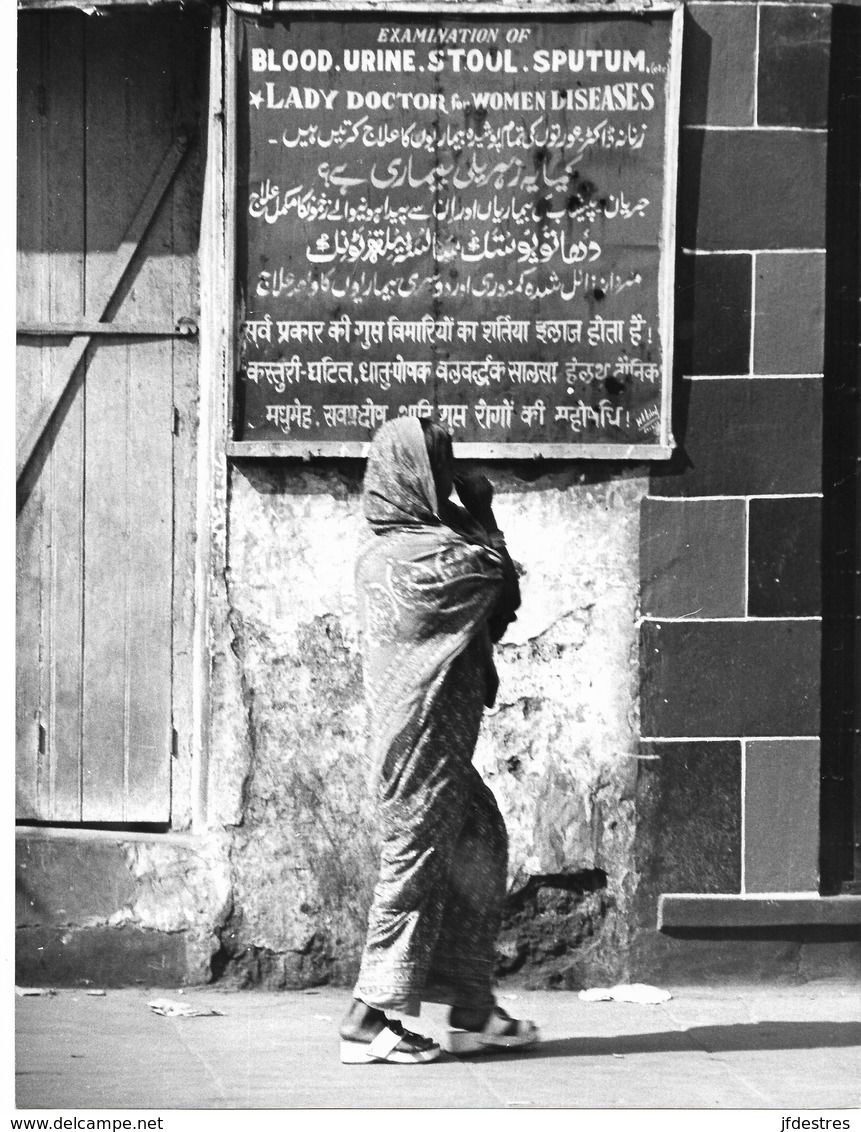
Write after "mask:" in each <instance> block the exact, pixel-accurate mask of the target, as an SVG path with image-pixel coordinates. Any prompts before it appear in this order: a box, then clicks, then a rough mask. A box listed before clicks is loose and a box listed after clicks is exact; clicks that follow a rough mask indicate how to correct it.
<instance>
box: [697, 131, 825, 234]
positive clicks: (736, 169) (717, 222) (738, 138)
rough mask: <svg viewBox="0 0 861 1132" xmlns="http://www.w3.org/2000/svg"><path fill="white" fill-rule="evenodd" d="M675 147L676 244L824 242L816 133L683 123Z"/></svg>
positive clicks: (821, 149) (820, 142)
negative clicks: (712, 127) (677, 161)
mask: <svg viewBox="0 0 861 1132" xmlns="http://www.w3.org/2000/svg"><path fill="white" fill-rule="evenodd" d="M680 152H681V168H680V181H679V185H680V191H679V236H680V239H681V242H682V246H683V247H686V248H699V249H704V250H706V249H708V250H732V249H736V248H740V249H748V248H750V249H763V250H768V249H773V248H821V247H823V246H824V243H825V153H826V137H825V135H824V134H818V133H805V132H786V131H769V130H759V131H757V130H683V131H682V138H681V151H680Z"/></svg>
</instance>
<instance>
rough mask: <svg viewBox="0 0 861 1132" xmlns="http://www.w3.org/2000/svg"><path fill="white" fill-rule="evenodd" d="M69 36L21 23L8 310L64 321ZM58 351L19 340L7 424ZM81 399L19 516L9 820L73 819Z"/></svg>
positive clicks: (77, 207) (51, 25) (74, 119)
mask: <svg viewBox="0 0 861 1132" xmlns="http://www.w3.org/2000/svg"><path fill="white" fill-rule="evenodd" d="M81 32H82V21H81V17H80V15H79V14H78V13H64V14H63V15H62V16H61V17H60V16H56V17H54V18H53V19H49V18H47V17H46V16H44V15H40V16H33V15H31V16H28V17H26V18H23V19H22V23H21V31H20V35H19V46H20V50H21V52H22V66H21V67H20V69H19V75H20V76H21V77H20V80H19V89H20V95H21V98H20V105H21V117H20V118H19V201H20V204H19V232H18V242H19V269H18V311H19V316H22V317H25V318H26V317H40V318H42V319H44V320H49V319H52V318H57V319H63V318H74V317H77V316H79V315H80V312H81V310H82V304H83V252H82V248H83V200H82V165H83V132H84V130H83V120H82V108H81V91H82V80H83V75H82V70H81V47H82V34H81ZM25 59H26V61H25ZM63 353H64V348H63V344H62V343H61V344H60V345H59V347H58V346H57V345H56V344H54V343H51V342H48V341H44V340H43V342H42V343H41V345H40V344H39V342H38V340H37V341H36V342H35V343H29V344H26V345H24V346H20V347H19V349H18V367H17V368H18V381H19V396H18V402H19V405H20V406H21V409H22V412H21V414H20V419H19V427H23V428H25V429H26V428H27V427H28V424H29V422H28V417H27V414H28V410H29V411H30V412H31V413H32V409H33V407H34V406H35V405H38V404H39V403H40V401H41V399H42V398H43V397H45V396H50V395H51V393H52V392H53V390H54V388H55V386H56V382H57V374H58V363H61V359H62V356H63ZM34 391H35V392H36V394H37V395H36V396H35V397H34V395H33V394H34ZM40 395H41V396H40ZM82 401H83V397H82V393H81V390H80V383H79V387H78V389H77V390H76V391H75V393H74V396H72V397H70V399H69V401H68V404H67V406H66V411H65V413H64V415H63V417H62V419H58V420H57V421H56V422H55V423H54V426H53V430H52V431H53V434H52V436H51V438H50V441H51V443H50V449H49V454H48V456H47V458H46V460H45V464H44V467H43V468H42V472H41V475H40V476H39V477H38V480H37V482H36V483H35V484H34V485H33V487H32V490H30V491H29V492H28V494H27V497H26V498H25V500H24V502H23V507H22V511H21V514H20V516H19V531H18V562H19V583H18V584H19V594H18V598H19V608H18V637H19V649H20V652H19V671H18V687H19V697H18V702H19V717H20V718H21V723H22V725H23V726H22V727H21V728H20V729H19V759H20V761H21V763H22V764H26V763H27V762H28V761H29V759H30V757H31V753H32V752H34V751H36V752H39V751H40V748H41V752H40V753H38V754H37V756H36V774H35V781H36V785H37V789H36V791H35V793H34V792H33V790H32V788H31V787H32V775H31V774H30V773H28V770H27V769H26V765H22V767H21V775H20V778H19V790H18V816H19V817H21V818H36V819H43V820H55V821H57V820H78V819H79V817H80V788H79V784H80V760H81V716H80V670H81V631H82V630H81V611H82V600H81V587H82V580H81V558H82V549H83V548H82V481H81V476H82V453H83V408H82ZM34 655H38V671H36V670H35V669H34V661H33V657H34ZM40 727H41V728H44V731H43V733H42V736H41V737H40V736H39V734H38V732H39V729H40ZM28 782H29V785H28Z"/></svg>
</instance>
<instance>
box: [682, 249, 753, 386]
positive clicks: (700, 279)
mask: <svg viewBox="0 0 861 1132" xmlns="http://www.w3.org/2000/svg"><path fill="white" fill-rule="evenodd" d="M751 280H752V256H749V255H721V256H703V255H684V254H683V255H681V256H680V257H679V260H678V264H677V268H676V312H675V315H676V317H675V341H676V347H675V348H676V359H675V365H676V369H677V370H678V371H679V372H681V373H683V374H686V375H700V374H702V375H709V374H717V375H724V374H746V373H749V372H750V335H751Z"/></svg>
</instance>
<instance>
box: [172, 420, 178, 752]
mask: <svg viewBox="0 0 861 1132" xmlns="http://www.w3.org/2000/svg"><path fill="white" fill-rule="evenodd" d="M173 435H174V436H179V409H177V407H176V406H175V405H174V408H173ZM174 734H175V733H174Z"/></svg>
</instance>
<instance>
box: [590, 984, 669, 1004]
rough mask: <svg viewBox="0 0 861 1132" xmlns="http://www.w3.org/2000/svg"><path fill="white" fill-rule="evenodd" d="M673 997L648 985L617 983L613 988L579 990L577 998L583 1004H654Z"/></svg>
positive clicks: (667, 1000)
mask: <svg viewBox="0 0 861 1132" xmlns="http://www.w3.org/2000/svg"><path fill="white" fill-rule="evenodd" d="M672 997H673V996H672V995H671V994H670V992H669V991H666V990H661V988H660V987H651V986H649V984H648V983H619V985H618V986H615V987H590V988H589V990H581V991H580V994H579V995H578V998H581V999H582V1000H583V1001H584V1002H610V1001H613V1002H638V1003H648V1004H654V1003H659V1002H669V1000H670V999H671V998H672Z"/></svg>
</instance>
